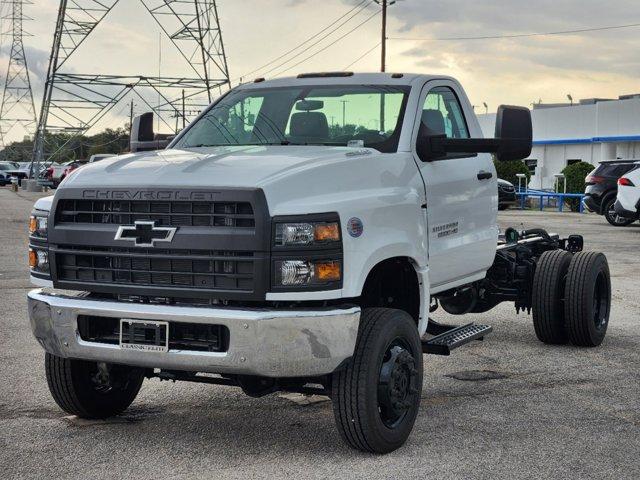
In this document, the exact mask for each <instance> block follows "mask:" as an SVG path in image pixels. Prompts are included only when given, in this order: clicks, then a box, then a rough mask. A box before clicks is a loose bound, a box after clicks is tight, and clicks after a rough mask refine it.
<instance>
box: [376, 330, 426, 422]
mask: <svg viewBox="0 0 640 480" xmlns="http://www.w3.org/2000/svg"><path fill="white" fill-rule="evenodd" d="M417 376H418V370H417V368H416V364H415V359H414V356H413V354H412V352H411V347H410V346H409V345H408V343H407V342H406V341H405V340H404V339H402V338H396V339H394V340H393V341H391V342H390V343H389V344H388V346H387V348H386V349H385V352H384V355H383V357H382V364H381V366H380V372H379V376H378V412H379V414H380V420H381V421H382V423H383V424H384V425H385V426H386V427H388V428H395V427H397V426H398V425H399V424H400V423H402V421H403V420H404V418H405V417H406V416H407V414H408V413H409V411H410V410H411V408H412V407H413V406H414V405H415V399H416V395H418V388H417V387H416V385H417Z"/></svg>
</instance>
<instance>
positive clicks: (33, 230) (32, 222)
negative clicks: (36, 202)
mask: <svg viewBox="0 0 640 480" xmlns="http://www.w3.org/2000/svg"><path fill="white" fill-rule="evenodd" d="M29 235H30V236H31V237H36V238H47V217H46V216H42V215H31V217H29Z"/></svg>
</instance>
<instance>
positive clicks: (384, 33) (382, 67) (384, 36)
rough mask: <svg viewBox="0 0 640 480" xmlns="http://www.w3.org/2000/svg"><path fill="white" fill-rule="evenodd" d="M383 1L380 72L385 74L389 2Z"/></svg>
mask: <svg viewBox="0 0 640 480" xmlns="http://www.w3.org/2000/svg"><path fill="white" fill-rule="evenodd" d="M381 1H382V38H381V40H380V41H381V42H382V43H381V44H380V45H381V47H382V48H381V49H380V54H381V58H380V71H381V72H384V71H385V69H386V67H387V65H386V64H387V0H381Z"/></svg>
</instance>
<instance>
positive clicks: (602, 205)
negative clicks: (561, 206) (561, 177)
mask: <svg viewBox="0 0 640 480" xmlns="http://www.w3.org/2000/svg"><path fill="white" fill-rule="evenodd" d="M636 162H637V160H607V161H604V162H600V165H598V166H597V167H596V168H595V170H593V171H592V172H591V173H590V174H589V175H587V178H585V185H586V188H585V191H584V194H585V197H584V204H585V206H586V207H587V209H588V210H589V211H591V212H595V213H597V214H598V215H604V218H606V219H607V221H608V222H609V223H610V224H611V225H613V226H615V227H624V226H626V225H629V224H630V223H632V222H633V219H630V218H625V217H622V216H620V215H618V214H617V213H616V212H615V209H614V204H615V201H616V195H617V193H618V184H617V181H618V179H619V178H620V177H622V176H623V175H624V174H625V173H627V172H629V171H631V170H633V169H634V168H636V167H637V163H636Z"/></svg>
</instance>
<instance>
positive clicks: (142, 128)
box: [28, 72, 611, 453]
mask: <svg viewBox="0 0 640 480" xmlns="http://www.w3.org/2000/svg"><path fill="white" fill-rule="evenodd" d="M152 130H153V129H152V123H150V122H149V117H147V116H144V117H140V118H138V119H136V122H135V125H134V128H133V135H132V137H133V138H132V151H134V153H132V154H127V155H123V156H119V157H114V158H109V159H105V160H103V161H101V162H99V163H97V164H91V165H87V166H85V167H83V168H80V169H78V170H76V171H75V172H73V173H72V174H71V175H69V177H68V178H67V179H66V180H65V181H64V182H63V183H62V184H61V185H60V188H59V189H58V190H57V192H56V194H55V196H53V197H49V198H44V199H42V200H39V201H38V202H37V203H36V205H35V208H34V211H33V214H32V217H31V219H30V251H29V262H30V267H31V278H32V280H33V282H34V283H36V284H37V285H38V286H39V287H40V288H39V289H37V290H33V291H31V292H30V293H29V295H28V308H29V316H30V321H31V327H32V330H33V333H34V335H35V337H36V338H37V339H38V341H39V342H40V344H41V345H42V347H43V348H44V349H45V350H46V359H45V368H46V375H47V380H48V383H49V388H50V390H51V394H52V396H53V398H54V399H55V401H56V402H57V403H58V405H59V406H60V407H61V408H62V409H63V410H65V411H66V412H69V413H70V414H75V415H78V416H80V417H86V418H104V417H108V416H112V415H117V414H119V413H121V412H123V411H124V410H125V409H126V408H127V407H128V406H129V405H130V404H131V402H132V401H133V400H134V398H135V397H136V395H137V393H138V391H139V390H140V387H141V385H142V383H143V380H144V379H145V378H159V379H166V380H176V381H191V382H204V383H211V384H219V385H234V386H238V387H240V388H242V390H243V391H244V392H245V393H247V394H249V395H252V396H261V395H265V394H269V393H272V392H276V391H292V392H302V393H309V394H320V395H328V396H330V397H331V399H332V402H333V409H334V413H335V420H336V424H337V426H338V430H339V432H340V434H341V436H342V437H343V439H344V440H345V441H346V442H347V443H348V444H349V445H350V446H352V447H354V448H357V449H360V450H364V451H369V452H377V453H384V452H390V451H392V450H394V449H396V448H398V447H400V446H401V445H402V444H403V443H404V442H405V441H406V439H407V437H408V436H409V434H410V432H411V430H412V428H413V424H414V421H415V419H416V416H417V415H418V409H419V406H420V396H421V391H422V386H423V385H422V383H423V354H440V355H448V354H449V353H450V351H451V350H453V349H454V348H456V347H458V346H460V345H463V344H465V343H467V342H469V341H472V340H475V339H480V338H484V337H486V336H487V334H488V333H489V332H490V331H491V327H490V326H487V325H479V324H474V323H463V322H461V323H460V324H459V325H445V324H443V323H438V322H436V321H435V320H433V319H432V318H430V314H431V313H433V312H435V311H436V310H437V309H438V308H441V309H443V310H444V311H446V312H448V313H450V314H458V315H462V314H466V313H482V312H486V311H488V310H489V309H491V308H493V307H494V306H496V305H497V304H499V303H501V302H513V303H514V304H515V309H516V311H521V310H524V311H527V312H532V315H533V326H534V329H535V333H536V335H537V337H538V338H539V339H540V340H541V341H543V342H546V343H553V344H564V343H568V342H571V343H572V344H574V345H579V346H597V345H599V344H600V343H601V342H602V340H603V338H604V336H605V332H606V329H607V324H608V320H609V312H610V302H611V283H610V276H609V269H608V265H607V260H606V258H605V256H604V255H603V254H602V253H596V252H583V251H582V246H583V241H582V237H580V236H579V235H571V236H569V237H568V238H560V237H559V236H558V235H555V234H550V233H547V232H546V231H545V230H543V229H531V230H524V231H519V230H516V229H508V230H506V231H505V232H504V233H503V234H500V233H499V230H498V226H497V223H496V217H497V212H498V190H497V183H496V182H497V178H496V171H495V168H494V165H493V161H492V155H493V156H495V158H496V159H497V160H499V161H509V160H513V159H520V158H525V157H526V156H528V154H529V152H530V150H531V118H530V114H529V111H528V110H527V109H524V108H519V107H500V109H499V110H498V115H497V123H496V134H495V138H491V139H483V138H482V133H481V131H480V127H479V125H478V121H477V119H476V117H475V115H474V113H473V109H472V106H471V104H470V103H469V100H468V99H467V96H466V95H465V93H464V90H463V89H462V87H461V86H460V85H459V84H458V83H457V82H456V81H455V80H454V79H452V78H448V77H443V76H427V75H409V74H386V73H380V74H352V73H345V72H340V73H319V74H303V75H299V76H298V77H296V78H286V79H277V80H273V81H264V80H263V79H257V80H256V81H255V82H252V83H250V84H244V85H241V86H239V87H237V88H234V89H232V90H231V91H229V92H228V93H226V94H225V95H223V96H222V97H220V98H219V99H218V100H217V101H216V102H214V103H213V104H212V105H211V106H210V107H209V108H208V109H207V110H206V111H204V112H203V113H202V114H201V115H200V116H199V117H198V118H197V119H196V120H195V121H194V122H193V123H192V124H191V125H189V126H188V127H187V128H186V129H185V130H184V131H182V132H181V133H180V134H179V135H178V136H177V137H176V138H174V139H172V140H171V141H170V143H169V145H168V146H167V148H166V149H163V150H157V151H141V150H144V149H145V148H147V149H148V148H157V147H158V146H159V145H160V144H161V143H162V139H161V137H158V136H157V135H155V136H154V135H153V131H152Z"/></svg>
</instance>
